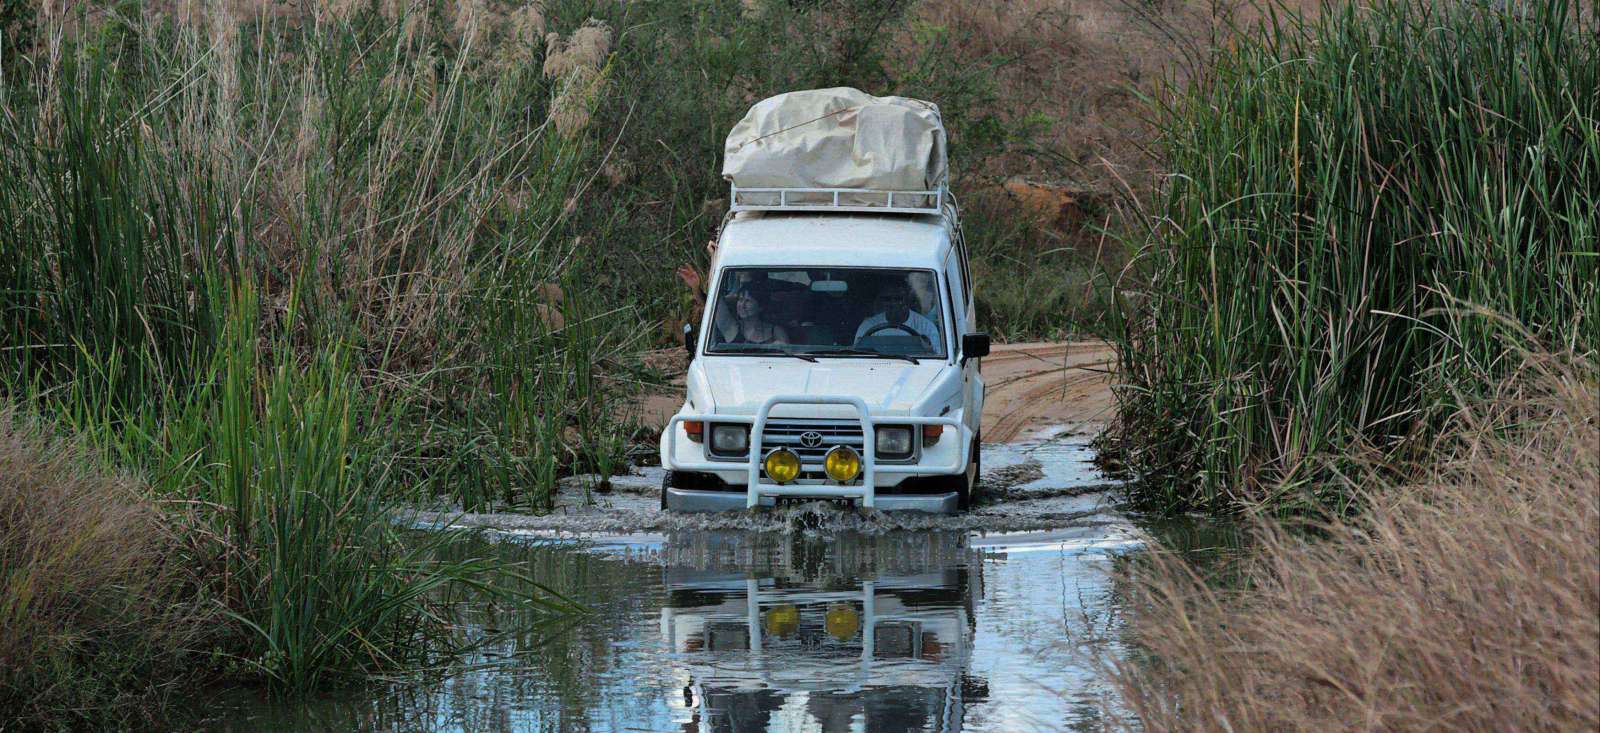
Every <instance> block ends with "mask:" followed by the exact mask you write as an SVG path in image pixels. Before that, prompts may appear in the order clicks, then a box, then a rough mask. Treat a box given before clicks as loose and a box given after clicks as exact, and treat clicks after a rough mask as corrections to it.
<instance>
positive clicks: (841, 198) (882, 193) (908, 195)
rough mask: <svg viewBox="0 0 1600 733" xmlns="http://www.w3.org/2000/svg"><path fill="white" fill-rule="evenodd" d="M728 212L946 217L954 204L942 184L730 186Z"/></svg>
mask: <svg viewBox="0 0 1600 733" xmlns="http://www.w3.org/2000/svg"><path fill="white" fill-rule="evenodd" d="M729 188H730V189H731V193H730V195H729V198H728V201H729V206H728V210H729V211H730V212H737V211H789V212H800V211H811V212H827V213H832V212H864V213H870V214H934V215H938V214H942V213H944V208H945V202H946V201H949V200H951V198H952V197H951V196H950V189H949V187H948V186H946V185H944V184H943V183H941V184H940V185H939V187H938V188H935V189H932V190H928V191H889V190H881V189H869V188H740V187H738V186H737V185H734V184H729Z"/></svg>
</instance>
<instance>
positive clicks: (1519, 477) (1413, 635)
mask: <svg viewBox="0 0 1600 733" xmlns="http://www.w3.org/2000/svg"><path fill="white" fill-rule="evenodd" d="M1516 358H1518V366H1517V368H1516V370H1515V372H1514V376H1513V377H1511V378H1510V379H1509V380H1508V381H1507V382H1505V383H1502V384H1501V385H1499V386H1498V387H1497V388H1493V389H1488V390H1485V391H1484V392H1483V393H1482V394H1479V395H1475V396H1474V397H1472V398H1470V400H1469V402H1468V403H1467V404H1466V405H1464V406H1463V407H1462V408H1461V409H1460V410H1459V411H1458V412H1457V413H1455V414H1454V415H1452V416H1451V417H1450V418H1449V419H1448V420H1447V421H1446V424H1445V428H1444V431H1443V433H1442V434H1443V435H1444V436H1446V437H1443V438H1441V439H1440V442H1439V443H1438V444H1437V445H1435V446H1433V452H1434V455H1435V456H1437V460H1436V462H1435V463H1434V464H1433V465H1432V467H1431V468H1430V469H1429V470H1428V471H1427V472H1426V473H1425V474H1423V475H1422V476H1419V477H1418V478H1416V479H1415V480H1412V481H1407V482H1404V483H1400V484H1393V483H1389V482H1387V481H1386V480H1385V479H1384V478H1383V476H1382V475H1381V473H1379V472H1373V471H1367V472H1364V473H1363V474H1361V475H1362V477H1363V478H1365V479H1366V481H1365V482H1364V485H1365V486H1366V487H1367V488H1366V491H1367V493H1366V494H1365V495H1364V496H1363V499H1364V503H1365V504H1366V505H1367V509H1366V511H1364V512H1363V513H1362V514H1360V515H1358V516H1356V517H1354V518H1351V519H1343V520H1337V521H1333V522H1331V523H1325V524H1317V525H1314V526H1311V527H1298V528H1295V529H1293V530H1291V529H1288V528H1286V527H1285V526H1284V525H1282V524H1277V523H1272V522H1258V523H1257V524H1256V525H1255V526H1254V527H1253V529H1254V532H1253V536H1254V546H1253V547H1252V549H1251V550H1250V551H1249V553H1248V555H1247V556H1246V557H1245V558H1244V559H1242V560H1240V561H1239V562H1238V563H1237V565H1236V566H1235V567H1234V568H1233V571H1236V572H1237V573H1238V576H1239V577H1237V578H1235V579H1233V580H1232V581H1231V582H1229V583H1224V584H1218V583H1217V582H1215V580H1214V579H1213V578H1209V577H1207V576H1204V575H1202V574H1200V573H1197V572H1196V570H1195V569H1194V568H1193V567H1191V566H1189V565H1186V564H1185V563H1183V562H1181V561H1179V560H1177V559H1176V557H1175V556H1172V555H1159V556H1158V557H1157V558H1156V559H1155V561H1153V562H1151V563H1141V564H1139V569H1138V570H1137V571H1135V573H1134V580H1135V581H1136V582H1135V583H1134V584H1133V585H1132V587H1133V588H1135V589H1137V600H1136V602H1135V604H1134V610H1133V611H1132V612H1131V613H1130V623H1131V625H1132V626H1133V633H1134V634H1135V635H1136V636H1137V638H1138V639H1139V642H1140V644H1141V645H1142V646H1143V647H1144V648H1145V649H1146V650H1147V651H1148V654H1147V656H1145V657H1143V658H1141V659H1140V660H1139V661H1137V662H1130V663H1125V664H1120V665H1118V666H1119V669H1118V670H1117V674H1116V675H1115V677H1116V680H1117V683H1118V686H1119V688H1120V689H1121V691H1122V694H1123V698H1124V699H1125V700H1126V701H1127V702H1128V704H1129V707H1130V709H1131V712H1132V713H1133V714H1134V715H1135V716H1136V717H1137V722H1135V721H1132V720H1130V721H1124V722H1125V723H1126V726H1125V729H1128V730H1155V731H1238V730H1437V729H1447V730H1459V731H1504V730H1549V731H1563V730H1592V729H1594V728H1595V727H1596V726H1600V697H1597V695H1596V692H1597V691H1600V542H1597V541H1596V539H1597V538H1600V449H1597V446H1600V422H1597V420H1596V405H1600V368H1597V365H1596V364H1595V363H1594V362H1593V361H1583V360H1574V359H1572V358H1571V356H1570V355H1566V356H1560V357H1556V356H1548V355H1535V356H1527V355H1519V356H1518V357H1516ZM1197 670H1203V673H1197V672H1196V671H1197Z"/></svg>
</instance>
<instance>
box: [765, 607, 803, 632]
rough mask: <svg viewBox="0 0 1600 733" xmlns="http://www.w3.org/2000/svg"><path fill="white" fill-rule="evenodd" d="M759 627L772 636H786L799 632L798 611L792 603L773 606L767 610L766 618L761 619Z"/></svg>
mask: <svg viewBox="0 0 1600 733" xmlns="http://www.w3.org/2000/svg"><path fill="white" fill-rule="evenodd" d="M761 625H762V626H763V627H765V628H766V630H767V633H769V634H772V635H773V636H788V635H790V634H793V633H794V632H796V631H799V630H800V609H798V608H795V607H794V604H792V603H785V604H783V605H781V606H773V607H772V608H770V609H767V613H766V617H765V618H763V619H761Z"/></svg>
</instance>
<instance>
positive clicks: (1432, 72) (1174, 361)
mask: <svg viewBox="0 0 1600 733" xmlns="http://www.w3.org/2000/svg"><path fill="white" fill-rule="evenodd" d="M1597 31H1600V27H1597V26H1596V24H1595V18H1594V16H1593V15H1586V14H1585V13H1584V11H1583V10H1582V9H1581V8H1580V6H1579V5H1578V4H1576V3H1570V2H1566V1H1565V0H1549V1H1547V2H1539V3H1528V4H1517V5H1512V6H1503V7H1501V6H1489V5H1476V4H1432V3H1423V2H1397V3H1381V4H1378V5H1375V6H1372V7H1370V8H1366V7H1360V8H1358V7H1356V6H1339V7H1333V6H1329V7H1327V8H1324V10H1323V12H1322V13H1320V14H1319V15H1316V16H1315V17H1314V18H1313V19H1311V20H1302V19H1300V18H1298V17H1297V16H1292V15H1285V16H1281V17H1280V16H1277V15H1273V16H1270V19H1269V21H1268V23H1267V24H1265V25H1264V26H1263V27H1261V28H1258V29H1254V30H1253V31H1252V32H1250V33H1246V34H1243V35H1241V36H1240V37H1239V39H1238V41H1237V44H1236V45H1235V46H1234V47H1233V48H1231V49H1230V50H1228V51H1225V52H1223V53H1222V54H1221V55H1220V56H1219V58H1218V59H1217V63H1216V66H1215V68H1214V69H1213V70H1212V71H1211V72H1210V73H1209V74H1208V75H1206V76H1205V77H1203V78H1201V79H1198V80H1197V81H1196V82H1195V83H1194V85H1193V87H1192V88H1191V89H1190V90H1189V91H1187V92H1186V93H1182V94H1179V95H1178V96H1176V97H1175V98H1174V99H1173V100H1172V101H1171V102H1170V103H1168V104H1167V106H1165V107H1164V109H1163V110H1162V112H1163V114H1164V117H1165V131H1164V140H1163V150H1164V153H1165V156H1166V159H1167V164H1168V166H1169V168H1170V169H1171V170H1172V171H1173V174H1172V175H1171V177H1170V179H1169V181H1168V183H1167V185H1166V187H1165V191H1164V193H1163V196H1162V197H1161V198H1160V200H1159V201H1158V202H1157V203H1156V207H1157V208H1156V210H1155V212H1154V213H1153V216H1152V217H1151V219H1150V227H1149V230H1148V231H1147V232H1146V233H1145V243H1144V244H1143V246H1142V247H1140V249H1139V251H1138V253H1137V259H1136V265H1137V266H1138V267H1140V268H1142V272H1143V274H1144V275H1145V276H1147V278H1148V279H1147V281H1146V282H1145V283H1144V284H1142V285H1141V286H1139V289H1140V291H1141V292H1139V293H1136V294H1134V293H1124V294H1123V300H1122V305H1123V309H1122V310H1121V311H1120V312H1119V314H1118V316H1119V318H1118V321H1117V323H1116V330H1117V333H1116V340H1117V342H1118V346H1119V351H1120V359H1121V367H1122V374H1123V377H1124V379H1125V380H1126V384H1125V385H1124V386H1123V387H1122V390H1121V392H1120V408H1121V424H1120V428H1119V434H1120V436H1121V438H1122V440H1121V443H1122V445H1123V447H1124V449H1125V450H1126V452H1127V458H1128V462H1129V465H1130V466H1131V467H1132V468H1133V469H1134V470H1135V471H1137V472H1138V473H1139V474H1140V475H1141V478H1144V479H1146V480H1144V481H1142V482H1141V484H1140V485H1141V488H1140V489H1138V490H1137V493H1138V495H1139V496H1140V497H1141V498H1143V499H1145V500H1147V501H1148V502H1149V503H1152V504H1156V505H1159V506H1162V507H1165V508H1169V509H1181V508H1185V507H1205V508H1213V509H1225V508H1237V507H1239V506H1241V505H1265V506H1267V507H1269V508H1272V509H1275V510H1282V511H1293V510H1308V509H1321V508H1329V507H1332V508H1336V509H1337V508H1339V507H1341V506H1343V505H1344V503H1345V502H1346V501H1348V497H1349V493H1348V492H1347V491H1345V490H1344V489H1342V488H1340V487H1339V486H1338V484H1337V481H1336V479H1337V476H1338V475H1339V474H1340V469H1339V466H1340V465H1341V464H1340V462H1339V460H1338V457H1339V456H1343V455H1347V454H1350V453H1352V452H1357V451H1365V450H1378V451H1382V452H1384V453H1386V454H1389V455H1391V456H1394V457H1395V458H1397V459H1399V458H1401V457H1403V456H1404V455H1405V453H1406V451H1408V450H1409V449H1413V448H1417V447H1419V446H1425V445H1426V443H1427V439H1428V436H1429V434H1430V431H1431V430H1433V429H1434V426H1435V425H1436V422H1437V418H1436V412H1435V408H1436V407H1438V406H1440V405H1443V404H1445V403H1448V402H1449V401H1451V400H1452V398H1453V395H1455V394H1457V393H1463V392H1464V393H1472V392H1475V391H1477V390H1478V389H1480V387H1481V385H1484V384H1487V383H1491V381H1492V378H1493V377H1494V375H1496V374H1497V373H1498V372H1500V371H1502V370H1503V369H1504V368H1505V363H1506V355H1507V353H1508V351H1507V347H1506V346H1505V343H1506V341H1505V338H1504V337H1505V332H1504V331H1505V324H1507V323H1510V324H1513V328H1514V329H1517V330H1522V331H1524V332H1525V334H1526V335H1528V336H1531V337H1532V338H1533V339H1535V340H1536V341H1540V342H1543V343H1545V344H1546V345H1548V346H1549V347H1550V348H1552V349H1556V350H1566V349H1573V350H1576V351H1579V352H1587V351H1591V350H1593V349H1594V348H1596V346H1600V342H1597V337H1600V325H1597V324H1600V320H1597V317H1600V256H1597V254H1600V253H1597V249H1600V248H1597V244H1596V238H1597V228H1600V227H1597V224H1596V221H1597V219H1596V217H1595V213H1594V212H1595V211H1596V210H1597V209H1600V33H1597ZM1130 295H1132V296H1134V297H1128V296H1130ZM1484 311H1488V312H1493V313H1497V314H1500V316H1501V317H1500V318H1489V317H1482V316H1480V315H1477V314H1478V313H1481V312H1484Z"/></svg>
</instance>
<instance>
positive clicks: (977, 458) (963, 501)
mask: <svg viewBox="0 0 1600 733" xmlns="http://www.w3.org/2000/svg"><path fill="white" fill-rule="evenodd" d="M982 448H983V438H982V436H981V435H974V436H972V453H971V454H970V455H971V456H972V461H971V465H972V478H970V479H969V478H967V477H965V476H963V477H962V479H963V480H962V481H961V488H960V490H959V493H958V494H957V497H958V500H959V502H960V506H961V511H966V510H968V509H971V508H972V500H973V499H974V498H976V497H977V495H978V477H979V476H982V475H983V450H982Z"/></svg>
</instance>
